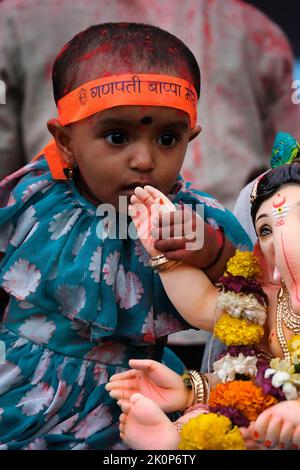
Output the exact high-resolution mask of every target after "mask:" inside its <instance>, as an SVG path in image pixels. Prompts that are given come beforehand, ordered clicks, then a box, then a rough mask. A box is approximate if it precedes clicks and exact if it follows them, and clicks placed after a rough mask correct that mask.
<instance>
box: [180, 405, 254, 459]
mask: <svg viewBox="0 0 300 470" xmlns="http://www.w3.org/2000/svg"><path fill="white" fill-rule="evenodd" d="M180 437H181V441H180V444H179V447H178V448H179V449H180V450H244V449H245V444H244V441H243V438H242V436H241V433H240V431H239V428H238V427H237V426H234V427H233V426H232V423H231V421H230V419H229V418H227V417H226V416H222V415H217V414H215V413H206V414H202V415H199V416H196V417H195V418H191V419H190V420H189V421H188V422H187V423H186V424H185V425H184V426H183V428H182V431H181V433H180Z"/></svg>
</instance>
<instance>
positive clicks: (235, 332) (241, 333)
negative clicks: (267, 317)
mask: <svg viewBox="0 0 300 470" xmlns="http://www.w3.org/2000/svg"><path fill="white" fill-rule="evenodd" d="M215 335H216V336H217V337H218V338H219V340H220V341H222V343H225V344H226V345H227V346H239V345H244V346H246V345H248V344H255V343H258V342H259V341H260V340H261V338H262V337H263V335H264V329H263V327H262V326H260V325H255V324H254V323H251V322H249V321H247V320H245V319H244V318H233V317H231V316H230V315H228V314H227V313H224V314H223V315H222V316H221V318H220V319H219V320H218V321H217V323H216V326H215Z"/></svg>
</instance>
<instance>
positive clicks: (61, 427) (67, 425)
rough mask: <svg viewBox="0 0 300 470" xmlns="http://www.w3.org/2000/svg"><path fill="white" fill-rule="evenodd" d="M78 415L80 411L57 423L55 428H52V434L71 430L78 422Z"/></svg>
mask: <svg viewBox="0 0 300 470" xmlns="http://www.w3.org/2000/svg"><path fill="white" fill-rule="evenodd" d="M78 416H79V413H76V414H75V415H73V416H71V417H70V418H68V419H66V420H65V421H62V422H61V423H59V424H57V425H56V426H55V427H54V428H53V429H51V434H62V433H64V434H65V433H67V432H68V431H70V429H72V427H73V426H74V424H75V423H76V421H77V419H78Z"/></svg>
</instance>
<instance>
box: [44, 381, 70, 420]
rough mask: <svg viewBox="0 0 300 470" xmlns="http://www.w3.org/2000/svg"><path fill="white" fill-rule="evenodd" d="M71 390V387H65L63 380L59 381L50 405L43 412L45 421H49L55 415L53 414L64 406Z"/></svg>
mask: <svg viewBox="0 0 300 470" xmlns="http://www.w3.org/2000/svg"><path fill="white" fill-rule="evenodd" d="M71 390H72V386H71V385H67V384H66V382H65V381H64V380H61V381H60V382H59V384H58V387H57V390H56V393H55V396H54V398H53V400H52V403H51V405H50V406H49V408H48V409H47V411H45V413H44V416H45V417H46V419H47V420H48V419H50V418H51V416H53V415H55V413H56V412H57V411H58V410H60V409H61V407H62V406H63V405H64V403H65V402H66V400H67V398H68V396H69V395H70V392H71Z"/></svg>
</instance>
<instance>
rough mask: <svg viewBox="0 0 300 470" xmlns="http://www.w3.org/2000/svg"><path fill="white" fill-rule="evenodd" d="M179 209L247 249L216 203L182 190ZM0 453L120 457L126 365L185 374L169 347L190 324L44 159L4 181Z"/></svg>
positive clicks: (130, 248)
mask: <svg viewBox="0 0 300 470" xmlns="http://www.w3.org/2000/svg"><path fill="white" fill-rule="evenodd" d="M170 197H171V198H172V199H173V201H174V202H175V203H189V204H190V203H193V204H194V205H195V204H197V203H203V204H204V205H205V218H206V220H207V221H208V222H210V223H211V224H212V225H219V224H221V225H222V226H223V227H224V229H225V233H226V234H227V236H228V237H229V238H230V239H231V240H232V241H233V242H234V243H235V244H236V245H237V244H238V243H241V244H243V245H245V246H250V245H251V243H250V241H249V239H248V237H247V235H246V234H245V233H244V232H243V230H242V228H241V227H240V226H239V224H238V222H237V221H236V220H235V219H234V217H233V216H232V215H231V214H230V213H229V212H228V211H226V210H225V209H224V208H223V207H222V206H221V205H220V204H219V203H218V202H217V201H216V200H215V199H213V198H212V197H211V196H209V195H207V194H204V193H201V192H197V191H195V190H192V189H191V188H188V187H186V186H185V185H184V183H183V182H182V181H178V184H177V186H176V188H175V189H174V192H173V194H172V195H171V196H170ZM0 207H1V208H0V252H1V253H2V260H1V271H0V286H1V287H2V289H4V290H5V291H6V292H7V293H8V294H9V297H10V300H9V303H8V305H7V307H6V308H5V310H4V309H2V323H1V329H0V340H1V341H3V342H4V343H5V348H6V351H5V360H4V361H2V363H1V364H0V449H9V450H14V449H24V450H25V449H30V450H31V449H58V450H59V449H77V450H78V449H122V448H124V444H122V443H121V442H120V439H119V431H118V417H119V413H120V410H119V407H118V406H117V405H116V403H115V401H114V400H112V399H111V398H110V397H109V395H108V393H107V392H106V391H105V388H104V386H105V384H106V383H107V381H108V380H109V377H110V376H111V375H112V374H114V373H116V372H120V371H123V370H126V369H127V368H128V360H129V359H130V358H152V359H155V360H158V361H163V362H165V363H166V364H167V365H169V366H171V367H173V368H174V369H177V370H180V369H181V368H182V364H181V363H180V361H179V360H177V364H176V358H175V357H173V356H172V354H171V353H170V351H168V350H167V348H165V347H164V345H165V342H166V338H167V335H169V334H171V333H174V332H176V331H180V330H183V329H186V328H188V327H189V325H188V324H187V323H186V322H185V321H184V320H183V319H182V318H181V317H180V315H179V314H178V312H177V311H176V310H175V309H174V307H173V306H172V304H171V303H170V301H169V300H168V298H167V296H166V294H165V293H164V290H163V287H162V284H161V282H160V279H159V276H158V275H157V274H156V273H154V272H153V270H152V269H151V268H150V267H149V266H148V256H147V254H146V252H145V251H144V249H143V246H142V245H141V243H140V242H139V241H138V240H131V239H116V240H112V239H108V238H107V239H105V240H104V241H103V240H101V239H99V237H98V236H97V224H98V223H99V221H100V218H99V217H98V216H97V214H96V207H95V206H93V205H92V204H91V203H89V202H88V201H87V200H86V199H84V198H83V197H82V196H81V194H80V193H79V192H78V191H77V189H76V187H75V184H74V183H69V182H66V181H54V180H53V178H52V176H51V172H50V170H49V167H48V164H47V162H46V160H45V159H44V158H43V157H42V158H39V159H38V160H36V161H34V162H32V163H30V164H28V165H27V166H25V167H24V168H22V169H21V170H19V171H18V172H16V173H14V174H13V175H11V176H9V177H8V178H6V179H5V180H4V181H3V182H2V183H1V184H0Z"/></svg>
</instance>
